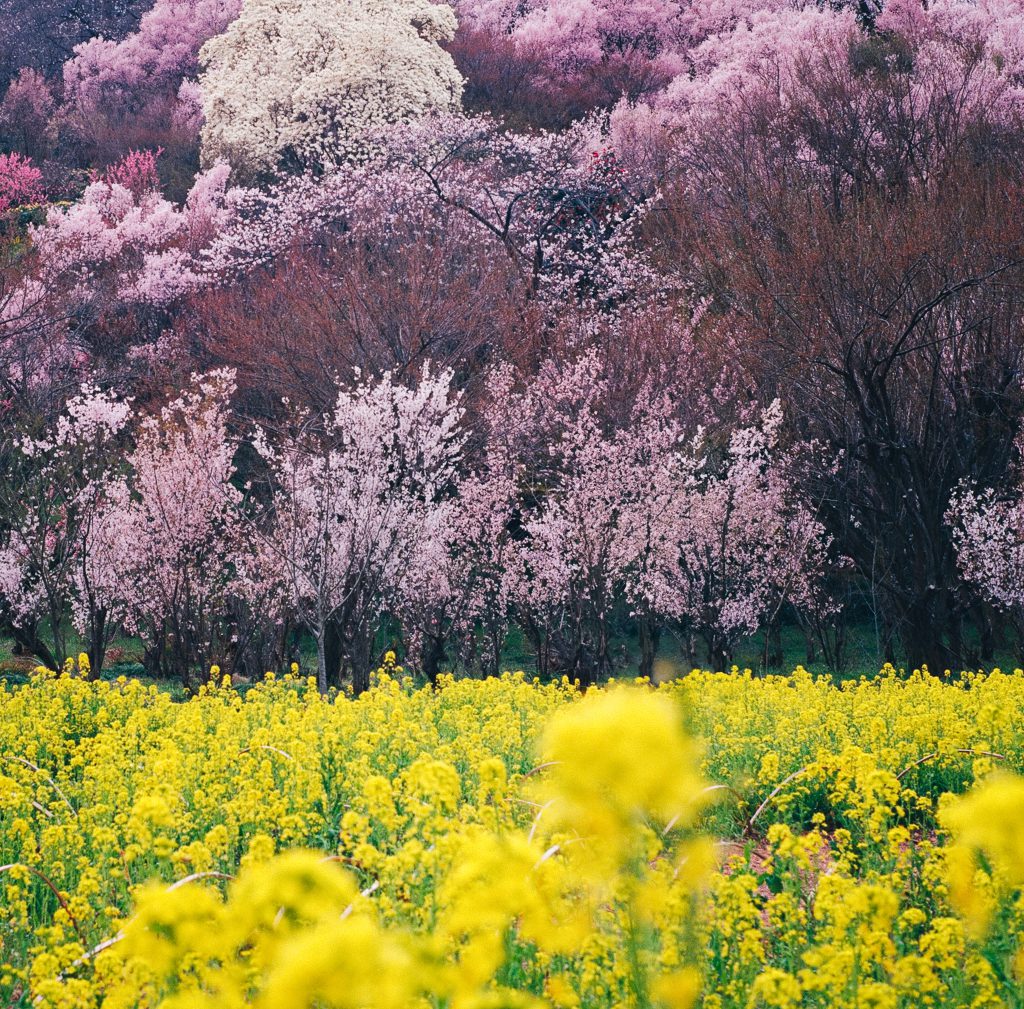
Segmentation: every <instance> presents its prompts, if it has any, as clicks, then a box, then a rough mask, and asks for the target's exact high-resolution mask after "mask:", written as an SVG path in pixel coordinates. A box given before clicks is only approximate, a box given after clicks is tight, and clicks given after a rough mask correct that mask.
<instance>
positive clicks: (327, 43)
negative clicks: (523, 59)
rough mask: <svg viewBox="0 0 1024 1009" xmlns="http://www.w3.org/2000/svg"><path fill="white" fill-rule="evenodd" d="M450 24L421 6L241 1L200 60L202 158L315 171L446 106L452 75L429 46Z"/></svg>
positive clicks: (434, 7)
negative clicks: (236, 14)
mask: <svg viewBox="0 0 1024 1009" xmlns="http://www.w3.org/2000/svg"><path fill="white" fill-rule="evenodd" d="M455 27H456V23H455V15H454V14H453V13H452V10H451V8H450V7H448V6H447V5H444V4H433V3H430V2H429V0H347V2H342V3H338V2H333V0H283V2H279V0H245V3H244V4H243V6H242V11H241V14H240V16H239V17H238V19H237V20H236V21H235V22H234V23H232V24H231V25H230V26H229V27H228V29H227V31H225V32H224V34H223V35H219V36H217V37H216V38H213V39H211V40H210V41H209V42H207V43H206V45H205V46H203V49H202V52H201V54H200V60H201V62H202V64H203V65H204V67H205V70H204V72H203V74H202V77H201V84H202V90H203V111H204V115H205V124H204V126H203V130H202V155H203V160H204V163H206V164H212V163H213V162H214V161H215V160H216V159H217V158H222V157H223V158H227V159H228V160H229V161H230V162H231V163H232V164H233V165H234V166H235V167H236V168H237V169H238V170H239V171H240V172H242V173H243V174H249V175H251V176H259V175H271V174H273V173H275V172H276V171H277V170H278V169H281V168H284V169H286V170H289V169H290V170H298V171H304V170H324V169H326V168H329V167H331V166H333V165H337V164H341V163H344V162H349V161H352V160H358V159H360V158H361V157H363V156H365V155H366V154H367V153H368V152H369V151H370V150H372V149H373V147H374V146H375V144H376V143H379V140H380V136H381V132H382V131H384V130H386V129H387V128H388V127H389V126H391V125H392V124H395V123H398V122H407V121H410V120H412V119H414V118H416V117H418V116H421V115H423V114H425V113H431V112H442V111H449V110H454V109H456V108H457V107H458V106H459V102H460V99H461V95H462V78H461V76H460V74H459V72H458V70H457V69H456V67H455V63H454V62H453V60H452V58H451V57H450V56H449V55H448V53H446V52H445V51H444V50H443V49H442V48H441V45H440V43H442V42H445V41H447V40H450V39H451V38H452V37H453V35H454V33H455ZM375 134H376V136H375Z"/></svg>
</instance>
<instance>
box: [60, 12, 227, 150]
mask: <svg viewBox="0 0 1024 1009" xmlns="http://www.w3.org/2000/svg"><path fill="white" fill-rule="evenodd" d="M240 9H241V2H240V0H156V3H155V4H154V5H153V7H152V8H151V9H150V10H149V11H148V12H147V13H145V14H144V15H143V16H142V19H141V21H140V22H139V26H138V30H137V31H135V32H132V33H130V34H129V35H127V36H126V37H125V38H123V39H121V40H120V41H113V40H110V39H106V38H93V39H90V40H89V41H88V42H83V43H82V44H81V45H78V46H76V47H75V55H74V56H73V57H72V58H71V59H70V60H68V62H67V63H66V64H65V65H64V100H65V105H66V112H67V113H70V114H71V115H72V116H73V117H74V119H75V121H76V123H77V129H78V130H79V131H81V132H83V133H88V132H89V131H95V130H96V129H97V128H100V127H106V128H110V129H113V130H115V131H116V130H117V129H118V128H119V127H123V125H124V124H125V123H126V122H128V121H131V120H136V119H137V120H140V121H146V122H148V123H149V128H150V129H154V128H156V127H158V125H159V124H161V123H162V124H163V128H164V129H166V128H167V127H168V126H169V125H171V122H172V120H175V116H176V111H177V105H178V103H179V92H180V89H181V86H182V83H183V82H184V81H186V80H190V79H193V78H195V77H196V75H197V73H198V71H199V50H200V49H201V48H202V46H203V43H204V42H206V41H207V40H208V39H211V38H213V37H214V36H215V35H219V34H220V33H221V32H223V31H224V29H225V28H227V26H228V25H229V24H230V23H231V22H232V21H233V20H234V19H235V18H236V17H237V16H238V12H239V10H240ZM185 97H186V101H191V98H190V93H188V92H186V96H185ZM175 121H177V122H186V123H191V120H190V118H189V116H188V115H185V116H181V115H178V116H177V119H176V120H175ZM196 125H198V124H196ZM195 139H198V130H197V131H196V133H195V134H194V135H193V140H195Z"/></svg>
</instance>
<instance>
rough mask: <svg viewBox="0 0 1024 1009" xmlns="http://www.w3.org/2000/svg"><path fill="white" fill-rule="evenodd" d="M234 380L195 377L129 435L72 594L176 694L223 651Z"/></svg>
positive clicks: (233, 509)
mask: <svg viewBox="0 0 1024 1009" xmlns="http://www.w3.org/2000/svg"><path fill="white" fill-rule="evenodd" d="M233 389H234V378H233V375H232V374H231V373H230V372H229V371H215V372H210V373H209V374H207V375H203V376H197V377H196V378H195V379H194V380H193V385H192V387H191V388H190V389H188V390H186V391H185V392H183V393H182V394H181V395H180V396H179V397H178V398H177V399H175V400H174V401H173V402H171V403H169V404H168V405H167V406H165V407H163V408H162V409H160V410H159V411H158V412H157V413H155V414H153V415H150V416H146V417H144V418H143V419H142V420H141V421H140V423H139V425H138V432H137V435H136V444H135V448H134V450H133V451H132V452H131V454H130V455H129V457H128V465H129V467H130V472H129V473H128V475H127V476H125V477H124V478H123V479H122V480H120V481H119V482H118V483H117V484H115V485H114V486H111V487H110V488H109V489H108V491H107V493H106V495H105V507H104V511H103V515H102V518H101V521H100V523H98V525H97V531H98V536H101V537H102V539H101V540H99V541H98V542H97V543H96V544H95V549H94V550H93V551H92V553H91V555H90V557H89V562H88V564H87V565H86V566H85V567H84V569H83V572H82V585H83V589H84V586H85V585H88V587H89V590H90V591H91V592H92V593H93V594H94V595H95V597H96V598H97V599H99V600H102V601H103V602H104V603H105V604H106V605H107V606H109V607H111V608H116V609H117V610H118V611H119V612H120V613H121V615H122V621H123V624H124V627H125V629H126V630H127V631H129V632H130V633H134V634H138V635H139V636H141V637H142V639H143V641H144V642H145V644H146V647H147V653H148V664H149V666H150V668H151V670H152V671H154V672H158V673H161V674H163V675H165V676H170V677H173V678H175V679H178V680H180V681H181V682H182V683H184V684H185V685H186V686H188V685H189V684H190V683H191V682H192V677H193V674H194V673H195V672H196V671H197V670H199V671H202V672H203V673H205V672H206V671H207V670H209V668H210V666H211V664H212V663H214V662H216V661H220V660H223V658H224V656H225V654H227V652H228V650H229V648H230V641H229V640H228V639H227V637H226V633H227V632H226V621H225V616H226V611H227V600H228V598H229V596H230V594H231V592H232V589H233V585H234V576H235V572H236V569H237V568H238V566H239V564H240V559H241V558H242V557H243V556H244V554H245V546H246V541H245V539H244V538H243V536H242V525H241V516H240V511H239V509H240V504H241V492H240V491H239V490H238V489H237V488H236V487H235V486H234V485H233V484H232V478H233V476H234V474H235V469H234V461H233V460H234V455H235V451H236V448H237V442H236V440H235V438H234V436H233V435H232V434H231V433H230V432H229V429H228V416H229V413H228V411H229V403H230V398H231V395H232V392H233Z"/></svg>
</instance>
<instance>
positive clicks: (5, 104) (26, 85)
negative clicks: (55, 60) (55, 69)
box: [0, 67, 56, 158]
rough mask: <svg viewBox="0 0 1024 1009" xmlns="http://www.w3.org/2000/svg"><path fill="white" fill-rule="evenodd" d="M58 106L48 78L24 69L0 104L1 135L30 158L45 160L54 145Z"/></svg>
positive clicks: (29, 69) (28, 68)
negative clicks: (54, 120)
mask: <svg viewBox="0 0 1024 1009" xmlns="http://www.w3.org/2000/svg"><path fill="white" fill-rule="evenodd" d="M55 106H56V103H55V102H54V98H53V92H52V90H51V89H50V85H49V83H48V82H47V80H46V78H45V77H43V75H42V74H41V73H39V71H37V70H33V69H32V68H31V67H22V69H21V70H20V71H19V72H18V76H17V77H15V78H14V80H13V81H11V83H10V85H9V86H8V88H7V93H6V94H5V95H4V98H3V101H2V102H0V135H3V136H5V137H6V138H8V141H9V142H10V144H11V145H12V146H16V147H17V148H19V149H20V152H21V153H22V154H24V155H26V156H27V157H30V158H42V157H46V155H47V154H48V153H49V152H50V151H51V149H52V147H53V143H54V129H53V125H52V120H53V114H54V110H55Z"/></svg>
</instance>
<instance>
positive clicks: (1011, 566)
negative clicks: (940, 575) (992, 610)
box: [946, 487, 1024, 620]
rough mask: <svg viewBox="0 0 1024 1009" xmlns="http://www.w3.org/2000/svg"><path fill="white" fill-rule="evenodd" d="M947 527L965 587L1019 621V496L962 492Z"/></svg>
mask: <svg viewBox="0 0 1024 1009" xmlns="http://www.w3.org/2000/svg"><path fill="white" fill-rule="evenodd" d="M946 522H947V523H948V525H949V526H950V528H951V531H952V534H953V543H954V546H955V548H956V555H957V561H958V563H959V565H960V570H961V572H962V574H963V576H964V578H965V580H966V581H967V582H969V583H970V584H971V585H973V586H975V587H976V588H977V589H978V590H979V591H980V592H981V594H982V595H983V596H985V597H986V598H987V599H989V600H990V601H991V602H992V603H994V604H995V605H996V606H997V607H999V608H1000V609H1001V610H1005V611H1007V612H1009V613H1011V614H1013V615H1014V617H1015V618H1017V619H1018V620H1019V619H1021V617H1024V495H1022V494H1021V493H1020V489H1019V487H1014V488H1013V489H1012V491H1011V493H1009V494H1005V493H1003V494H1001V493H998V492H997V491H996V490H995V489H994V488H987V489H984V490H980V489H976V488H973V487H962V488H961V489H960V491H959V492H958V493H957V494H956V495H955V496H954V497H953V499H952V501H951V502H950V506H949V510H948V511H947V512H946Z"/></svg>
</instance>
